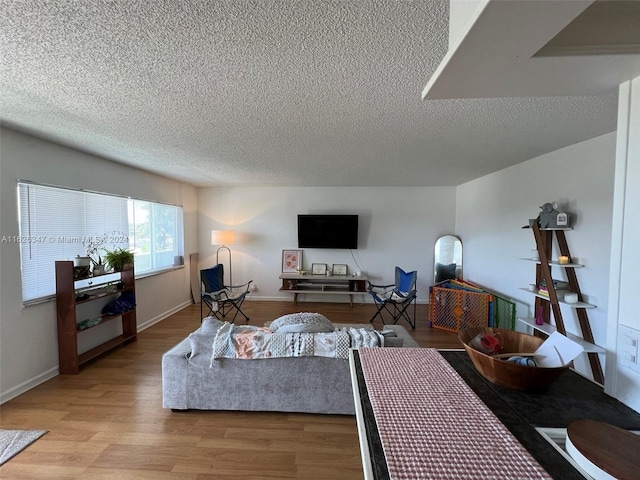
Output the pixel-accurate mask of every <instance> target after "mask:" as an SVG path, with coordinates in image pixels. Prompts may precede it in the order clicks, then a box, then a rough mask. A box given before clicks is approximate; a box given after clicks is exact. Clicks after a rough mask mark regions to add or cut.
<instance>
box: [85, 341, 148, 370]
mask: <svg viewBox="0 0 640 480" xmlns="http://www.w3.org/2000/svg"><path fill="white" fill-rule="evenodd" d="M136 336H137V335H136V334H133V335H127V336H125V335H118V336H117V337H113V338H112V339H111V340H107V341H106V342H104V343H101V344H100V345H98V346H97V347H95V348H92V349H91V350H87V351H86V352H84V353H81V354H80V355H78V364H79V365H82V364H83V363H87V362H88V361H89V360H93V359H94V358H96V357H98V356H99V355H102V354H103V353H106V352H108V351H109V350H111V349H113V348H115V347H118V346H120V345H124V344H125V343H127V342H130V341H133V340H135V339H136Z"/></svg>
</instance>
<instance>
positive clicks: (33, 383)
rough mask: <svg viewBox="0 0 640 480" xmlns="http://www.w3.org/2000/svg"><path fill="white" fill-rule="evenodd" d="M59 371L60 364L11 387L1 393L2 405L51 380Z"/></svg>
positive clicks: (0, 402)
mask: <svg viewBox="0 0 640 480" xmlns="http://www.w3.org/2000/svg"><path fill="white" fill-rule="evenodd" d="M58 373H59V368H58V365H56V366H55V367H53V368H51V369H49V370H47V371H46V372H43V373H41V374H40V375H36V376H35V377H33V378H32V379H30V380H27V381H26V382H23V383H21V384H20V385H17V386H15V387H13V388H10V389H9V390H7V391H6V392H2V393H0V405H1V404H3V403H5V402H8V401H9V400H11V399H14V398H16V397H17V396H19V395H22V394H23V393H25V392H28V391H29V390H31V389H32V388H35V387H37V386H38V385H40V384H41V383H44V382H46V381H47V380H51V379H52V378H54V377H57V376H58Z"/></svg>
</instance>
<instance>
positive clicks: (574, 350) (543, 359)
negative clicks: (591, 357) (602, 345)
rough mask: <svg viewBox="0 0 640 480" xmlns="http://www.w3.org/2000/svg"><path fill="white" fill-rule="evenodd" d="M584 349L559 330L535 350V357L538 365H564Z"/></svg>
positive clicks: (550, 366) (551, 366)
mask: <svg viewBox="0 0 640 480" xmlns="http://www.w3.org/2000/svg"><path fill="white" fill-rule="evenodd" d="M583 350H584V349H583V348H582V347H581V346H580V345H578V344H577V343H576V342H574V341H573V340H569V339H568V338H567V337H565V336H564V335H562V334H561V333H559V332H553V333H552V334H551V335H549V338H547V339H546V340H545V341H544V343H543V344H542V345H540V346H539V347H538V349H537V350H536V351H535V352H534V358H535V360H536V365H537V366H538V367H544V368H554V367H564V366H565V365H567V364H568V363H570V362H571V361H572V360H573V359H574V358H576V357H577V356H578V355H580V354H581V353H582V351H583Z"/></svg>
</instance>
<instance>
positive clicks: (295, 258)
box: [282, 249, 302, 273]
mask: <svg viewBox="0 0 640 480" xmlns="http://www.w3.org/2000/svg"><path fill="white" fill-rule="evenodd" d="M301 269H302V250H297V249H291V250H282V273H297V272H298V270H301Z"/></svg>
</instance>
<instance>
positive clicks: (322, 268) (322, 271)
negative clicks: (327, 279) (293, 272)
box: [311, 263, 327, 275]
mask: <svg viewBox="0 0 640 480" xmlns="http://www.w3.org/2000/svg"><path fill="white" fill-rule="evenodd" d="M311 273H312V274H313V275H326V274H327V264H326V263H312V264H311Z"/></svg>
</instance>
